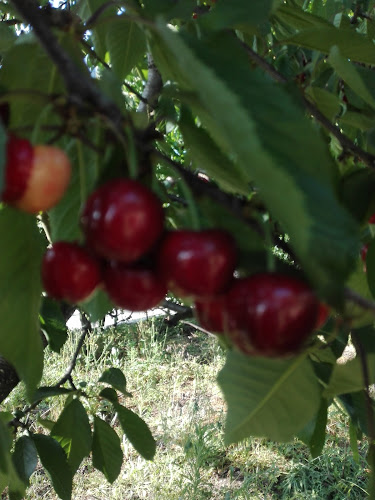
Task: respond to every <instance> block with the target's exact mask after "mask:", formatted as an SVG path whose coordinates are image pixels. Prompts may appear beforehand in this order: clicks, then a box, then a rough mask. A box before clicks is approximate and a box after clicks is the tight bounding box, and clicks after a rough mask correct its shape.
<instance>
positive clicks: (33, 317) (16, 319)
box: [0, 208, 45, 397]
mask: <svg viewBox="0 0 375 500" xmlns="http://www.w3.org/2000/svg"><path fill="white" fill-rule="evenodd" d="M0 232H1V233H2V234H4V235H6V238H7V239H6V241H7V243H6V244H4V245H2V246H1V249H0V296H1V297H3V299H2V300H1V301H0V317H1V318H2V329H1V336H0V352H1V354H2V355H3V356H4V357H5V358H6V359H7V360H9V362H10V363H12V364H13V366H14V367H15V369H16V371H17V373H18V374H19V376H20V378H22V379H23V380H24V381H25V384H26V386H27V390H28V394H29V396H30V397H31V395H32V394H33V392H34V390H35V388H36V386H37V384H38V382H39V380H40V377H41V375H42V369H43V353H42V342H41V337H40V332H39V321H38V315H39V307H40V303H41V291H42V290H41V284H40V261H41V257H42V251H43V248H44V247H45V242H44V240H43V238H42V236H41V235H40V233H39V231H38V228H37V225H36V221H35V218H34V217H31V216H29V215H24V214H22V213H20V212H16V211H15V210H12V209H11V208H2V209H0ZM21 312H22V314H21Z"/></svg>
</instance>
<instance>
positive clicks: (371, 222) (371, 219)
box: [368, 214, 375, 224]
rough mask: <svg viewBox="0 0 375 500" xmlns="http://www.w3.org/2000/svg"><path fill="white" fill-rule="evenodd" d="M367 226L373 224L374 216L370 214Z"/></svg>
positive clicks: (374, 222) (374, 221)
mask: <svg viewBox="0 0 375 500" xmlns="http://www.w3.org/2000/svg"><path fill="white" fill-rule="evenodd" d="M368 223H369V224H375V214H372V215H371V217H370V218H369V220H368Z"/></svg>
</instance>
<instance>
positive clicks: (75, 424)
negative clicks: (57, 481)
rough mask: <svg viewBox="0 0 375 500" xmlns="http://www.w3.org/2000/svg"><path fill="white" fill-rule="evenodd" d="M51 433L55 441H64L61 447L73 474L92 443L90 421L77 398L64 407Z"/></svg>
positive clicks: (88, 451)
mask: <svg viewBox="0 0 375 500" xmlns="http://www.w3.org/2000/svg"><path fill="white" fill-rule="evenodd" d="M51 435H52V436H53V437H54V438H55V439H57V441H59V442H62V441H63V442H64V445H63V448H64V450H65V452H66V454H67V457H68V463H69V465H70V467H71V470H72V471H73V474H74V473H75V472H76V470H77V469H78V467H79V466H80V464H81V462H82V460H83V459H84V457H87V456H88V455H89V454H90V451H91V444H92V435H91V427H90V422H89V419H88V416H87V413H86V410H85V408H84V407H83V405H82V403H81V402H80V401H79V399H73V400H72V401H71V402H70V403H69V404H68V405H67V406H66V407H65V408H64V410H63V411H62V413H61V415H60V416H59V418H58V420H57V422H56V423H55V425H54V426H53V429H52V431H51Z"/></svg>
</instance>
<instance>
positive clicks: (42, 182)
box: [1, 136, 71, 214]
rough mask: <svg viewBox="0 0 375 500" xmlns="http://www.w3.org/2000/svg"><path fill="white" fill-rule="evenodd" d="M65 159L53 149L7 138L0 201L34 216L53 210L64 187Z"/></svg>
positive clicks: (67, 165)
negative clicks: (2, 188) (0, 199)
mask: <svg viewBox="0 0 375 500" xmlns="http://www.w3.org/2000/svg"><path fill="white" fill-rule="evenodd" d="M70 175H71V165H70V161H69V158H68V157H67V156H66V154H65V153H64V151H62V150H61V149H59V148H56V147H54V146H43V145H39V146H35V147H34V148H33V147H32V145H31V144H30V142H29V141H27V140H25V139H19V138H18V137H15V136H10V137H9V139H8V142H7V151H6V166H5V179H4V190H3V193H2V196H1V198H2V201H4V202H6V203H9V204H10V205H12V206H14V207H16V208H19V209H20V210H23V211H24V212H27V213H31V214H35V213H38V212H42V211H44V210H49V209H50V208H52V207H53V206H55V205H56V204H57V203H58V202H59V201H60V199H61V198H62V196H63V194H64V193H65V191H66V188H67V187H68V184H69V181H70Z"/></svg>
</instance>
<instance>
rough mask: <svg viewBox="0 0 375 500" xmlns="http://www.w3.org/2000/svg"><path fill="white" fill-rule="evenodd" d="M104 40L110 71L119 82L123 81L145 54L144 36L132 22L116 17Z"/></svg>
mask: <svg viewBox="0 0 375 500" xmlns="http://www.w3.org/2000/svg"><path fill="white" fill-rule="evenodd" d="M106 40H107V47H108V52H109V54H110V58H111V66H112V69H113V71H114V73H115V74H116V75H117V77H118V78H119V79H120V80H125V78H126V76H127V75H128V74H129V73H130V71H131V69H132V68H133V67H134V66H135V65H136V64H137V63H138V62H139V61H140V60H141V59H142V57H143V55H144V54H145V52H146V38H145V34H144V33H143V31H142V30H141V29H140V28H139V27H138V25H137V24H136V23H135V22H134V21H129V20H128V19H126V18H124V17H121V16H118V17H117V19H116V20H115V21H114V22H112V23H111V29H110V30H109V31H108V32H107V39H106Z"/></svg>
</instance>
